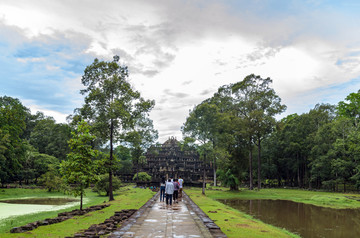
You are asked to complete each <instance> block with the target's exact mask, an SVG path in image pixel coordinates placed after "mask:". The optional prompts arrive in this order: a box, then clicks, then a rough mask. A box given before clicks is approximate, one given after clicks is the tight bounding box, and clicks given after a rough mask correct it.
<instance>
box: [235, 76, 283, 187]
mask: <svg viewBox="0 0 360 238" xmlns="http://www.w3.org/2000/svg"><path fill="white" fill-rule="evenodd" d="M271 83H272V80H271V79H270V78H261V77H260V76H255V75H254V74H251V75H248V76H246V77H245V78H244V80H242V81H241V82H238V83H235V84H234V85H233V86H232V91H233V93H234V94H235V96H236V100H235V101H236V103H237V104H238V112H239V113H240V116H241V117H242V118H243V120H244V122H245V123H244V126H245V127H246V128H247V129H246V130H247V134H248V138H249V139H248V143H249V164H250V167H251V164H252V144H253V143H255V144H256V145H257V147H258V165H257V167H258V172H257V174H258V189H260V188H261V142H262V140H263V139H264V137H265V136H266V135H268V134H269V133H270V132H271V131H272V128H273V126H274V125H275V122H276V121H275V115H277V114H280V113H282V112H283V111H285V109H286V106H285V105H283V104H281V99H280V97H279V96H278V95H277V94H276V93H275V91H274V89H272V88H271V87H270V85H271ZM250 170H251V168H250ZM251 173H252V172H251V171H250V174H251ZM250 179H251V178H250ZM250 186H251V184H250Z"/></svg>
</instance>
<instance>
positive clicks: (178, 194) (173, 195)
mask: <svg viewBox="0 0 360 238" xmlns="http://www.w3.org/2000/svg"><path fill="white" fill-rule="evenodd" d="M183 184H184V180H183V179H182V178H181V177H179V179H172V178H169V179H168V180H167V181H166V180H165V178H163V179H162V180H161V183H160V202H164V201H166V205H170V206H171V205H172V202H173V201H174V203H178V201H179V200H180V201H181V198H182V189H183Z"/></svg>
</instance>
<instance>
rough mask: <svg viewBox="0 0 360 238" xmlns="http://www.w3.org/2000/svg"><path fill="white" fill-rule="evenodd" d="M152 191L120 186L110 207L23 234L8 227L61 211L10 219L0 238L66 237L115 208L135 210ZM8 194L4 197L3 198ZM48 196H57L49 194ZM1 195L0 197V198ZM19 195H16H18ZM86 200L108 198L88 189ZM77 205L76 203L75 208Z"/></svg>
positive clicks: (27, 194) (93, 201)
mask: <svg viewBox="0 0 360 238" xmlns="http://www.w3.org/2000/svg"><path fill="white" fill-rule="evenodd" d="M10 193H12V194H18V195H20V196H22V195H23V197H35V196H36V195H38V196H41V197H43V196H46V195H47V196H49V193H47V192H45V191H41V190H38V191H33V193H32V192H27V191H11V192H10ZM154 194H155V193H154V192H152V191H151V190H149V189H138V188H132V187H131V186H127V187H123V188H121V189H120V190H118V191H116V193H115V201H111V202H109V204H111V206H109V207H107V208H105V209H103V210H100V211H95V212H91V213H88V214H85V215H84V216H79V217H74V218H72V219H69V220H66V221H64V222H60V223H57V224H53V225H49V226H40V227H38V228H37V229H35V230H32V231H30V232H26V233H18V234H11V233H9V230H10V229H11V227H14V226H21V225H25V224H27V223H29V222H34V221H37V220H43V219H45V218H52V217H56V216H57V214H58V213H59V212H61V211H55V212H42V213H39V214H33V215H25V216H21V217H16V218H13V219H12V220H13V224H12V225H11V224H9V223H7V224H6V226H5V228H6V229H5V228H4V227H3V229H1V230H0V237H65V236H73V235H74V234H75V233H76V232H78V231H80V230H84V229H87V228H88V227H90V226H91V225H92V224H99V223H102V222H104V220H105V219H107V218H109V217H111V216H113V215H114V212H115V211H120V210H122V209H138V208H140V207H141V206H142V205H143V204H145V203H146V202H147V201H148V200H149V199H150V198H151V197H152V196H153V195H154ZM5 196H7V197H5ZM5 196H4V198H6V199H7V198H12V196H11V195H10V194H8V195H5ZM50 196H57V195H54V194H53V193H51V195H50ZM1 198H2V197H1ZM17 198H18V197H17ZM86 198H87V199H89V202H88V203H87V204H86V205H85V207H88V206H92V205H96V204H100V203H103V202H104V201H108V198H107V197H105V196H98V195H97V194H95V193H92V192H90V191H89V192H88V193H87V197H86ZM76 208H78V206H77V207H76ZM73 209H74V208H69V209H66V210H73Z"/></svg>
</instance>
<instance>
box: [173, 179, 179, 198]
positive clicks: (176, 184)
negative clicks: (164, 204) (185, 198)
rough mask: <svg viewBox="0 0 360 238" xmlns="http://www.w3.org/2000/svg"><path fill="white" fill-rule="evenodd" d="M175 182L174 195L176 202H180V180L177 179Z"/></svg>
mask: <svg viewBox="0 0 360 238" xmlns="http://www.w3.org/2000/svg"><path fill="white" fill-rule="evenodd" d="M173 184H174V195H173V199H174V203H175V202H176V203H178V194H179V193H178V192H179V188H180V186H179V182H178V180H177V179H175V181H174V182H173Z"/></svg>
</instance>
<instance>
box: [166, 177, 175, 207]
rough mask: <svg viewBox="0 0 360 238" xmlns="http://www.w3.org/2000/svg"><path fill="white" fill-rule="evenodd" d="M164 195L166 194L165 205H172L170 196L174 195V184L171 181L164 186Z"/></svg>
mask: <svg viewBox="0 0 360 238" xmlns="http://www.w3.org/2000/svg"><path fill="white" fill-rule="evenodd" d="M165 193H166V205H169V203H170V206H171V205H172V196H173V193H174V184H173V183H172V182H171V179H169V180H168V182H167V183H166V185H165Z"/></svg>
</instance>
